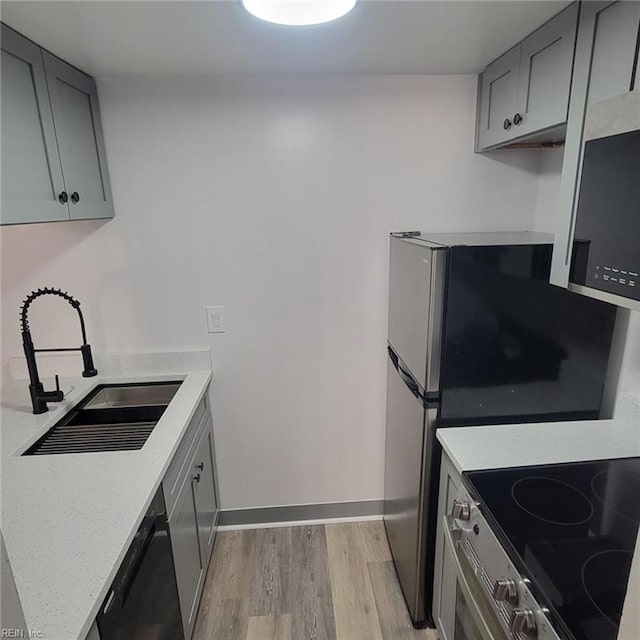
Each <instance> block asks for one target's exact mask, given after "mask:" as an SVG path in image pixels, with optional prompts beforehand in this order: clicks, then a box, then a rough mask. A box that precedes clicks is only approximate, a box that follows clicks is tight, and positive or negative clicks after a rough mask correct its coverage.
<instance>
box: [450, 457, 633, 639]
mask: <svg viewBox="0 0 640 640" xmlns="http://www.w3.org/2000/svg"><path fill="white" fill-rule="evenodd" d="M463 477H464V483H465V486H466V487H467V489H468V490H469V493H470V495H471V496H472V497H473V498H474V499H475V500H477V501H478V503H479V506H480V510H481V512H482V514H483V515H484V516H485V518H486V520H487V522H488V524H489V526H490V527H491V529H492V530H493V532H494V533H495V534H496V536H497V538H498V540H499V541H500V543H501V544H502V546H503V547H504V549H505V551H506V552H507V554H508V555H509V557H510V558H511V560H512V561H513V563H514V564H515V565H516V567H517V569H518V571H519V572H520V573H521V574H522V575H523V576H524V577H525V578H529V579H530V580H531V582H532V585H531V587H532V591H534V592H535V596H536V598H537V599H538V600H539V602H540V603H541V604H542V603H543V604H544V605H545V606H547V607H548V608H549V610H550V616H549V617H550V618H551V620H552V621H553V625H554V627H556V628H557V630H558V632H559V635H561V636H562V637H566V638H567V639H568V640H615V639H616V637H617V634H618V627H619V626H620V618H621V615H622V608H623V605H624V600H625V594H626V590H627V583H628V580H629V573H630V569H631V560H632V558H633V551H634V549H635V545H636V538H637V536H638V528H639V526H640V458H625V459H617V460H603V461H598V462H584V463H583V462H580V463H571V464H556V465H544V466H535V467H518V468H514V469H498V470H491V471H477V472H470V473H465V474H463Z"/></svg>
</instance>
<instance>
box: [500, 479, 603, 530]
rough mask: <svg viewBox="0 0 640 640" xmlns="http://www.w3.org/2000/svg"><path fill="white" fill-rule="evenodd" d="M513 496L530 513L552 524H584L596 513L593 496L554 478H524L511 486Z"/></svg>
mask: <svg viewBox="0 0 640 640" xmlns="http://www.w3.org/2000/svg"><path fill="white" fill-rule="evenodd" d="M511 497H512V498H513V499H514V501H515V502H516V504H517V505H518V506H519V507H520V508H521V509H522V510H523V511H525V512H526V513H528V514H529V515H530V516H533V517H534V518H537V519H538V520H542V521H543V522H548V523H550V524H560V525H578V524H584V523H585V522H588V521H589V520H590V519H591V517H592V516H593V505H592V504H591V500H589V498H587V496H585V495H584V493H582V491H580V490H578V489H576V488H575V487H573V486H572V485H570V484H567V483H566V482H562V481H561V480H555V479H554V478H544V477H535V476H532V477H527V478H521V479H520V480H518V481H517V482H516V483H514V485H513V486H512V487H511Z"/></svg>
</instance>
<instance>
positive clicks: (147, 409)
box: [22, 382, 181, 456]
mask: <svg viewBox="0 0 640 640" xmlns="http://www.w3.org/2000/svg"><path fill="white" fill-rule="evenodd" d="M180 384H181V383H180V382H154V383H138V384H128V385H99V386H98V387H96V388H95V389H94V390H93V391H92V392H91V393H90V394H89V395H88V396H86V397H85V398H83V399H82V400H81V401H80V402H79V403H78V404H77V405H76V406H75V407H73V409H71V411H69V412H68V413H66V414H65V416H64V417H63V418H62V419H61V420H60V421H59V422H58V423H57V424H55V425H54V426H53V427H52V428H51V429H49V431H47V432H46V433H45V434H44V435H43V436H42V437H41V438H40V439H39V440H38V441H37V442H35V443H34V444H33V445H31V446H30V447H29V448H28V449H27V450H26V451H25V452H24V453H23V454H22V455H24V456H33V455H40V456H41V455H56V454H63V453H86V452H90V451H94V452H95V451H127V450H134V449H141V448H142V447H143V446H144V443H145V442H146V441H147V439H148V438H149V435H150V434H151V432H152V431H153V428H154V427H155V426H156V424H157V422H158V420H160V418H161V416H162V414H163V413H164V411H165V409H166V408H167V405H168V404H169V402H171V399H172V398H173V396H174V395H175V393H176V391H177V390H178V388H179V387H180Z"/></svg>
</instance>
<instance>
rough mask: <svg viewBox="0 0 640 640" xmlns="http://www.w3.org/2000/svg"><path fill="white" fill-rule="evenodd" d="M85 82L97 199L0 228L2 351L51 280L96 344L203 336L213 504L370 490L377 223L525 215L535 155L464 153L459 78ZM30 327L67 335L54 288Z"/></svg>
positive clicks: (375, 444) (389, 225) (471, 80)
mask: <svg viewBox="0 0 640 640" xmlns="http://www.w3.org/2000/svg"><path fill="white" fill-rule="evenodd" d="M99 93H100V102H101V109H102V117H103V124H104V132H105V138H106V147H107V155H108V159H109V167H110V173H111V181H112V186H113V195H114V203H115V210H116V218H115V219H114V220H113V221H110V222H94V221H86V222H72V223H59V224H47V225H30V226H25V227H12V228H3V229H2V231H1V242H2V303H3V304H2V350H3V353H2V360H3V361H4V360H5V359H6V358H7V357H10V356H14V355H20V353H21V346H20V341H19V333H18V323H17V313H18V307H19V304H20V301H21V300H22V298H23V296H24V294H25V293H27V292H28V291H29V290H31V289H33V288H35V287H39V286H43V285H51V286H59V287H62V288H63V289H68V290H69V292H71V293H73V294H74V295H75V296H77V297H78V298H79V299H80V301H81V302H82V304H83V309H84V312H85V317H86V320H87V331H88V336H89V341H90V342H91V343H92V345H93V346H94V350H95V351H97V352H100V351H134V350H163V351H165V350H171V349H178V350H179V349H190V348H198V347H203V346H210V347H211V348H212V350H213V354H214V364H215V378H214V388H213V392H212V401H213V411H214V422H215V436H216V446H217V456H218V464H219V472H220V480H221V491H222V503H223V507H224V508H225V509H229V508H242V507H254V506H269V505H282V504H303V503H316V502H334V501H350V500H368V499H380V498H381V496H382V488H383V467H384V460H383V457H384V456H383V449H384V407H385V371H386V369H385V367H386V362H385V341H386V300H387V259H388V257H387V251H388V239H387V236H388V233H389V232H390V231H392V230H402V229H405V230H406V229H427V230H433V231H456V230H466V231H469V230H490V229H494V230H495V229H504V230H510V229H521V228H531V227H532V226H534V224H535V221H536V218H537V215H538V213H540V212H539V211H537V209H536V203H537V202H539V203H541V207H543V208H544V206H546V205H544V204H542V203H545V202H548V201H549V200H550V199H551V200H552V199H553V188H554V187H553V184H552V183H553V179H552V178H551V179H550V178H549V176H548V175H545V174H544V171H542V175H539V173H540V170H541V160H540V152H533V153H526V152H500V153H493V154H486V155H475V154H474V153H473V151H472V146H473V135H474V118H475V97H476V78H475V77H472V76H456V77H447V76H438V77H424V76H420V77H418V76H406V77H396V76H393V77H392V76H383V77H366V76H360V77H343V78H325V77H311V78H304V79H300V78H297V77H270V78H244V79H241V78H221V79H216V80H211V79H202V78H191V79H185V78H182V79H175V78H174V79H144V78H142V79H141V78H134V79H110V80H102V81H100V82H99ZM543 169H544V167H543ZM550 183H551V184H550ZM549 189H551V191H550V192H549V193H548V191H549ZM549 194H551V195H549ZM205 305H225V309H226V313H225V323H226V325H227V332H226V333H225V334H218V335H208V334H207V333H206V321H205V312H204V307H205ZM31 324H32V328H33V332H34V339H35V340H36V341H37V344H38V345H41V346H45V345H49V346H57V345H64V344H76V343H77V341H78V336H77V335H76V334H77V327H76V322H75V320H74V318H73V315H72V314H69V310H68V308H66V307H65V305H64V303H61V304H60V303H59V302H58V301H57V300H47V301H44V300H43V301H42V302H41V303H40V304H39V306H36V305H34V307H33V320H32V323H31Z"/></svg>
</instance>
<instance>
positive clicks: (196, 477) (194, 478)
mask: <svg viewBox="0 0 640 640" xmlns="http://www.w3.org/2000/svg"><path fill="white" fill-rule="evenodd" d="M193 481H194V482H200V474H199V473H198V474H196V475H195V476H193Z"/></svg>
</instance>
